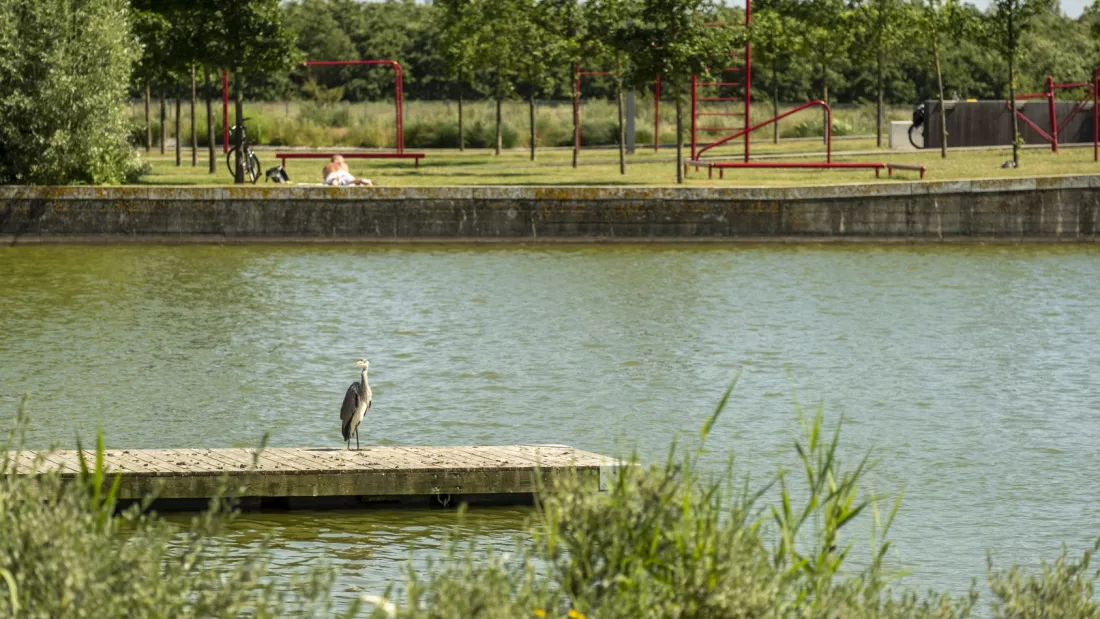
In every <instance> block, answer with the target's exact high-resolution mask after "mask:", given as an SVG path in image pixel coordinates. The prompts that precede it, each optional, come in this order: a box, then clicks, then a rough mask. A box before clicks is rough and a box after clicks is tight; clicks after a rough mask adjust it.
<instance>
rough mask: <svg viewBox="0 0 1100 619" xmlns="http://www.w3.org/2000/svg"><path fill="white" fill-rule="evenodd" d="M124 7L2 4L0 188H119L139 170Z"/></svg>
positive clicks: (116, 2) (131, 43) (87, 1)
mask: <svg viewBox="0 0 1100 619" xmlns="http://www.w3.org/2000/svg"><path fill="white" fill-rule="evenodd" d="M139 55H140V50H139V47H138V45H137V42H136V41H135V39H134V37H133V35H132V33H131V19H130V6H129V3H128V2H126V0H82V1H79V2H77V1H74V0H36V1H35V2H25V1H20V0H0V84H2V85H3V88H2V89H0V183H32V184H56V185H59V184H68V183H89V184H93V183H94V184H100V183H119V182H122V180H123V179H124V177H125V176H126V174H127V172H129V171H131V170H133V169H134V168H135V166H136V165H137V162H136V159H135V155H134V153H133V152H132V150H131V149H130V146H129V145H128V144H127V142H126V136H127V135H128V134H129V126H128V123H127V108H126V99H127V92H128V84H129V81H130V74H131V71H132V69H133V66H134V62H135V61H136V60H137V59H138V57H139Z"/></svg>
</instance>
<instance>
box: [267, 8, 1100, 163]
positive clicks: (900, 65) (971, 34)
mask: <svg viewBox="0 0 1100 619" xmlns="http://www.w3.org/2000/svg"><path fill="white" fill-rule="evenodd" d="M284 11H285V12H286V23H287V25H288V26H289V27H290V28H291V29H292V30H295V31H297V32H298V33H299V39H298V49H299V52H300V54H301V55H303V56H305V57H309V58H311V59H335V58H341V59H346V58H361V57H374V58H379V57H386V58H394V59H397V60H399V61H401V62H402V63H403V64H405V66H406V69H407V74H408V75H409V76H410V79H409V80H408V81H407V82H406V87H407V88H406V92H407V93H408V95H409V97H410V98H418V97H419V98H449V99H457V100H458V101H459V117H460V118H459V124H460V134H461V128H462V127H461V125H462V120H461V116H462V102H463V100H464V99H467V98H469V97H486V98H490V99H493V100H495V101H497V103H498V107H499V103H500V102H501V101H503V100H506V99H514V98H520V99H524V100H526V101H527V102H528V105H529V106H530V108H531V111H532V116H533V112H534V106H535V101H536V100H537V99H540V98H553V97H562V98H570V97H575V96H576V93H574V92H573V89H574V86H573V80H572V72H573V69H574V67H575V65H576V63H577V62H583V64H584V67H585V68H586V69H588V70H604V71H608V72H609V73H610V76H609V78H608V79H606V80H592V81H590V82H589V81H586V82H585V84H584V85H583V86H582V87H583V88H584V89H585V93H584V94H585V96H595V97H600V96H603V97H611V98H618V97H619V96H620V94H621V92H622V90H623V89H624V88H627V89H629V88H643V89H645V88H648V87H649V86H648V84H651V83H652V80H653V76H654V75H655V72H653V69H655V68H657V66H658V65H660V64H661V63H662V62H664V61H662V60H659V59H657V58H656V57H655V55H649V56H647V52H650V51H656V50H657V49H658V47H657V41H656V40H652V41H646V40H644V39H645V37H646V36H663V35H664V32H663V30H662V29H653V30H652V33H647V31H646V28H648V27H650V26H651V25H652V24H653V23H663V22H660V20H661V19H668V18H669V16H671V15H674V14H675V12H676V11H682V12H683V13H684V15H688V14H690V15H691V16H692V18H691V19H690V20H688V21H690V22H691V23H690V24H685V25H686V26H687V27H686V30H685V31H684V32H678V33H677V34H675V35H673V37H679V36H684V35H686V39H685V41H694V43H682V42H680V41H676V42H675V43H674V45H675V46H681V47H678V49H684V50H685V51H687V49H688V48H684V47H682V45H687V46H688V47H689V48H690V47H691V46H692V45H695V47H694V48H693V49H692V53H695V54H696V56H694V58H695V59H696V60H698V61H699V62H702V60H703V59H704V58H705V55H706V53H711V52H714V51H715V49H716V48H723V47H724V48H725V49H729V48H730V47H733V46H739V45H740V44H741V43H742V42H743V37H745V36H747V37H749V38H750V39H751V40H752V42H753V45H754V48H753V57H754V61H755V62H754V84H755V85H756V86H757V88H756V92H766V93H767V96H768V98H770V99H771V100H772V103H773V104H774V105H775V106H778V105H779V104H780V102H783V101H786V102H791V101H801V100H806V99H809V98H821V99H824V100H826V101H830V102H832V101H836V100H842V101H846V102H859V101H875V102H876V103H877V107H878V111H879V113H878V120H879V123H878V124H879V129H878V132H877V133H878V140H879V143H880V145H881V141H882V133H883V130H882V129H883V119H884V116H885V114H884V108H885V105H886V104H887V103H889V102H894V103H898V102H905V103H914V102H916V101H920V100H924V99H927V98H939V99H941V100H942V99H944V98H945V97H947V98H954V97H974V98H1014V97H1013V93H1014V92H1015V91H1016V90H1017V88H1018V87H1021V86H1022V87H1023V88H1025V89H1028V90H1038V89H1039V88H1040V86H1041V83H1042V80H1043V78H1044V77H1045V75H1047V74H1055V75H1057V76H1058V78H1059V80H1062V81H1085V80H1088V79H1089V78H1090V77H1091V73H1092V67H1094V66H1095V64H1096V62H1097V61H1098V60H1100V45H1098V44H1097V37H1096V31H1097V25H1098V24H1100V9H1098V8H1095V7H1094V8H1090V9H1089V10H1086V11H1085V13H1084V14H1083V15H1082V16H1081V17H1080V18H1078V19H1070V18H1068V17H1066V16H1065V15H1064V14H1063V13H1062V12H1061V10H1060V7H1059V5H1058V4H1057V0H994V2H992V3H991V4H990V7H989V8H988V9H987V10H985V11H982V10H979V9H978V8H976V7H974V6H973V5H970V4H964V3H962V2H961V1H960V0H757V2H756V3H755V4H754V6H753V16H752V28H751V29H750V31H749V32H747V33H744V32H742V33H738V32H735V31H731V30H724V29H714V28H711V29H704V27H703V23H704V22H706V21H708V20H709V21H722V22H728V23H731V24H732V23H744V13H743V12H742V10H741V9H736V8H728V7H726V6H724V5H718V4H708V3H701V2H693V3H682V4H677V3H669V2H656V1H654V2H646V0H599V1H593V2H583V3H582V2H577V1H576V0H436V2H434V4H430V5H419V4H414V3H409V2H384V3H359V2H354V1H353V0H297V1H293V2H290V3H288V4H287V5H285V7H284ZM662 15H663V17H661V16H662ZM647 19H648V20H654V19H655V20H658V21H655V22H654V21H650V22H647V21H646V20H647ZM1031 26H1034V27H1031ZM708 30H709V31H710V32H708ZM698 44H705V45H704V47H706V49H704V48H700V47H699V46H698ZM708 46H709V47H708ZM667 49H668V48H663V50H664V51H667ZM681 60H682V59H681ZM674 66H675V67H678V70H676V71H674V70H672V69H671V68H672V67H674ZM684 66H687V65H684V64H681V63H680V61H679V60H669V61H668V62H667V63H666V66H665V68H666V69H669V70H668V71H663V72H661V75H662V76H663V77H662V79H663V80H664V81H665V83H666V84H669V85H670V86H672V90H671V92H673V93H676V92H679V93H681V94H682V93H683V92H684V89H683V88H682V87H683V85H684V84H683V78H685V77H686V76H687V75H690V73H689V72H684V71H683V70H682V69H683V67H684ZM386 79H388V76H381V77H378V78H375V77H372V76H367V75H364V74H363V72H362V71H354V70H342V71H333V70H330V71H328V72H324V73H317V74H314V75H308V76H307V75H304V74H294V73H291V74H289V75H287V76H286V77H281V78H271V77H270V76H269V77H267V78H266V79H264V80H258V81H257V82H256V86H257V87H258V88H266V89H268V90H267V91H266V92H259V91H256V92H255V95H256V96H261V97H262V96H265V95H266V96H275V97H286V96H296V95H299V94H300V92H297V93H296V92H295V88H296V87H298V86H300V85H308V86H309V88H310V89H311V90H308V92H309V93H314V92H316V88H317V86H318V85H320V86H321V87H326V86H327V87H329V88H333V89H340V90H339V93H338V95H339V97H340V98H344V99H347V100H353V101H354V100H362V99H370V98H376V97H379V96H384V93H386V92H387V90H386V87H387V86H388V84H387V83H386V82H385V81H384V80H386ZM677 80H680V83H677ZM678 87H679V88H678ZM666 92H669V90H666ZM757 96H760V95H757ZM754 99H755V97H754ZM941 109H942V106H941ZM941 126H942V123H941ZM530 130H531V131H532V132H533V131H534V123H533V122H532V123H531V129H530ZM498 136H499V130H498ZM498 143H499V138H498ZM531 143H532V144H534V139H532V140H531ZM943 143H944V144H945V147H944V151H943V154H944V156H946V140H943ZM532 148H533V147H532ZM532 157H534V153H533V152H532Z"/></svg>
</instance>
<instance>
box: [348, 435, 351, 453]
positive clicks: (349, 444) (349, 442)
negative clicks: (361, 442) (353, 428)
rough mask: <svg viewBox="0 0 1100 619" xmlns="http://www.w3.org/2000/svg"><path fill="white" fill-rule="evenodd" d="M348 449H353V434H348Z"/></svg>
mask: <svg viewBox="0 0 1100 619" xmlns="http://www.w3.org/2000/svg"><path fill="white" fill-rule="evenodd" d="M348 451H351V435H350V434H349V435H348Z"/></svg>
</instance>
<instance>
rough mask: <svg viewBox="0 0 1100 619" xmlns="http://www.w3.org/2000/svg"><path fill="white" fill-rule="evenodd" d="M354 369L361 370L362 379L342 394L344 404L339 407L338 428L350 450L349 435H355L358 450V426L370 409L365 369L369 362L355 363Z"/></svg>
mask: <svg viewBox="0 0 1100 619" xmlns="http://www.w3.org/2000/svg"><path fill="white" fill-rule="evenodd" d="M355 367H357V368H363V379H362V380H361V381H359V382H357V383H352V384H351V386H350V387H348V392H347V393H345V394H344V404H343V405H342V406H340V426H341V430H342V431H343V433H344V440H345V441H347V442H348V449H351V435H352V434H354V435H355V449H357V450H358V449H359V424H360V423H362V421H363V415H365V414H367V409H368V408H370V402H371V391H370V385H368V384H367V368H368V367H370V362H369V361H367V360H366V359H360V360H358V361H356V362H355Z"/></svg>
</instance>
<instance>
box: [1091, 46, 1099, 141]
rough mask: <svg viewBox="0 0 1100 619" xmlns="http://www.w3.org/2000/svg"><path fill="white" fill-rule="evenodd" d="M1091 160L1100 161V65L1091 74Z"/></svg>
mask: <svg viewBox="0 0 1100 619" xmlns="http://www.w3.org/2000/svg"><path fill="white" fill-rule="evenodd" d="M1092 160H1093V161H1100V67H1097V68H1096V71H1094V72H1093V74H1092Z"/></svg>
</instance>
